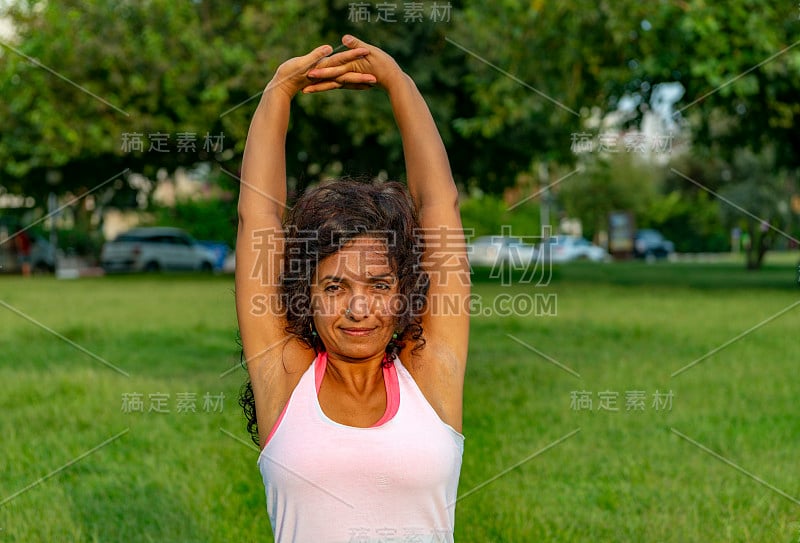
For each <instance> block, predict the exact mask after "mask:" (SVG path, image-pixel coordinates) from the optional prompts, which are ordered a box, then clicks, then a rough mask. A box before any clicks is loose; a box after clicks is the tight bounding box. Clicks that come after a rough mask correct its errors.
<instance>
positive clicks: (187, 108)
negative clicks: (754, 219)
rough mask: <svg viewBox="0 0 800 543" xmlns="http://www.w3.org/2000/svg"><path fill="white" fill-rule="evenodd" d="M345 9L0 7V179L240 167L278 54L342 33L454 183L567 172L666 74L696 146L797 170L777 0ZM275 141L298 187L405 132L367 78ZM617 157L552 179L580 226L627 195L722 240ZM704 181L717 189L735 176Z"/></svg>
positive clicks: (489, 189)
mask: <svg viewBox="0 0 800 543" xmlns="http://www.w3.org/2000/svg"><path fill="white" fill-rule="evenodd" d="M352 4H353V3H352V2H348V1H346V0H326V1H323V2H319V1H312V0H287V1H283V2H269V1H266V0H237V1H233V2H229V1H224V0H197V1H194V2H178V3H175V2H171V1H169V0H148V1H147V2H127V1H122V2H120V1H112V0H92V1H90V2H85V1H78V0H63V1H59V2H36V1H27V2H12V3H6V4H4V5H3V7H2V8H0V15H6V16H7V17H8V18H9V19H10V20H11V21H12V23H13V26H14V32H15V36H14V37H13V38H12V39H10V40H9V41H8V42H7V43H6V45H4V46H2V47H0V95H2V96H3V97H4V100H2V101H0V118H2V119H3V123H4V124H3V131H2V132H1V133H0V185H2V186H3V187H4V188H6V189H7V190H8V191H9V192H12V193H24V194H26V195H30V196H33V197H35V198H36V199H37V204H38V205H43V202H44V198H45V196H46V194H47V193H48V192H50V191H55V192H57V193H59V194H61V195H63V194H66V193H67V192H70V191H71V192H72V193H73V194H77V193H80V192H81V191H80V190H78V189H86V190H88V189H89V188H92V187H95V186H97V185H98V184H100V183H102V182H103V181H105V180H106V179H108V178H109V177H111V176H112V175H115V174H118V173H119V172H121V171H123V170H124V169H125V168H129V169H130V170H131V171H134V172H142V173H144V174H145V175H147V176H149V177H151V178H153V177H154V176H155V173H156V172H157V171H158V170H159V169H161V168H163V169H165V170H166V171H168V172H170V171H174V170H175V169H176V168H177V167H179V166H184V167H188V166H191V165H192V164H195V163H197V162H209V161H211V162H214V161H216V162H219V163H220V164H221V165H222V166H223V167H225V168H226V170H228V171H230V172H233V173H236V172H238V171H239V165H240V162H241V153H242V150H243V148H244V142H245V138H246V134H247V129H248V125H249V119H250V116H251V115H252V112H253V110H254V108H255V105H256V103H257V100H258V98H259V94H260V92H261V91H262V89H263V88H264V86H265V84H266V83H267V81H268V80H269V78H270V77H271V75H272V74H273V73H274V70H275V69H276V68H277V66H278V65H279V63H280V62H282V61H283V60H285V59H286V58H288V57H290V56H295V55H299V54H302V53H304V52H306V51H308V50H309V49H310V48H312V47H313V46H315V45H317V44H319V43H324V42H328V43H332V44H334V45H336V44H337V43H338V40H339V39H340V37H341V35H342V34H344V33H347V32H349V33H354V34H356V35H358V36H359V37H362V38H363V39H365V40H367V41H371V42H373V43H375V44H377V45H379V46H381V47H383V48H385V49H386V50H387V51H389V52H391V53H392V54H393V55H394V56H395V57H396V58H397V60H398V62H399V63H400V65H401V66H402V67H403V68H404V69H405V70H406V71H407V72H408V73H409V74H410V75H412V76H413V78H414V80H415V81H416V82H417V84H418V86H419V87H420V89H421V90H422V92H423V94H424V95H425V96H426V99H427V100H428V103H429V104H430V107H431V109H432V112H433V115H434V118H435V119H436V120H437V123H438V125H439V128H440V131H441V132H442V135H443V138H444V140H445V143H446V145H447V147H448V149H449V153H450V158H451V163H452V167H453V174H454V177H455V179H456V181H457V182H458V183H459V185H460V186H461V187H462V188H464V189H471V188H472V187H477V188H479V189H480V190H481V191H482V192H484V193H487V194H495V195H497V194H503V193H504V192H505V191H506V190H508V189H513V188H518V187H516V185H517V183H518V180H519V179H520V176H521V175H526V174H527V175H530V174H531V172H532V170H533V169H534V168H535V167H537V166H538V165H539V164H547V165H549V167H550V169H552V170H556V169H559V168H571V167H573V165H574V164H575V163H576V162H578V161H579V160H578V159H577V158H576V156H575V155H574V154H573V153H572V151H571V149H570V143H571V136H572V134H575V133H577V132H581V131H585V130H587V129H589V127H592V126H596V123H595V121H597V120H598V119H601V118H603V117H605V116H606V115H607V114H609V113H611V112H614V111H615V110H616V108H617V106H618V105H619V103H620V101H621V100H622V99H623V98H625V97H627V98H631V99H634V100H638V101H639V103H640V106H639V107H638V108H637V109H636V110H635V111H633V112H632V113H631V114H630V116H629V117H628V118H626V119H624V121H622V125H623V126H621V127H620V128H623V129H624V128H636V127H638V126H639V124H640V123H641V121H642V116H643V115H644V113H645V112H647V111H648V110H650V109H652V108H651V107H650V106H651V104H650V103H649V102H650V99H651V97H652V92H653V89H654V88H655V87H656V85H658V84H659V83H667V82H678V83H680V84H681V85H682V86H683V88H684V89H685V90H686V93H685V95H684V96H683V98H682V99H681V101H679V102H678V103H677V104H676V105H675V107H674V109H675V110H679V111H678V113H677V114H676V115H675V117H674V121H676V124H675V128H676V129H678V130H680V131H681V134H682V136H683V137H684V138H685V139H686V140H687V141H691V142H692V149H693V152H694V153H695V154H697V155H698V156H701V157H705V159H706V160H709V162H710V163H716V162H719V163H723V164H732V163H733V161H734V158H735V156H736V154H737V153H738V150H739V149H752V150H753V152H754V153H759V152H760V150H761V149H762V148H768V147H772V148H774V151H775V167H776V168H778V169H780V170H781V171H786V172H787V175H796V169H797V167H798V166H799V165H800V158H798V157H800V140H798V138H797V137H796V126H798V125H800V119H798V115H800V104H799V103H798V101H797V99H796V94H797V89H798V88H800V48H797V47H793V45H792V44H794V43H795V41H796V35H795V34H796V28H797V25H796V19H797V13H796V6H795V5H794V4H792V3H791V2H784V3H778V4H764V3H763V2H760V1H758V0H736V1H734V2H725V3H713V2H707V1H701V0H690V1H687V2H657V3H653V2H638V1H634V0H620V1H617V2H601V3H597V2H590V1H589V0H570V1H569V2H563V1H555V0H534V1H531V2H511V1H508V2H485V1H482V0H481V1H478V0H462V1H458V2H450V4H451V7H452V10H451V16H450V19H449V20H448V21H439V22H433V21H431V20H430V10H431V5H430V4H429V3H423V11H424V16H423V20H422V21H406V20H405V19H404V16H403V10H402V9H400V10H398V13H396V19H397V22H394V23H389V22H385V21H383V22H379V21H376V20H375V18H376V17H377V9H375V7H376V6H374V5H372V6H371V8H370V9H371V11H372V20H371V21H370V22H366V21H363V22H356V21H354V20H351V18H350V15H351V10H352ZM397 6H398V7H404V6H405V4H403V5H402V6H401V4H400V3H398V4H397ZM27 57H30V58H33V59H36V62H40V63H41V65H38V64H35V63H32V62H30V61H28V60H27ZM42 66H46V67H47V69H46V68H43V67H42ZM49 70H54V71H55V72H57V74H58V75H56V74H54V73H53V72H52V71H49ZM62 77H63V78H66V79H68V80H69V81H67V80H65V79H63V78H62ZM77 86H80V87H82V88H83V89H84V90H85V91H88V92H89V93H91V94H92V95H94V97H93V96H92V95H90V94H87V92H84V90H81V89H79V88H78V87H77ZM590 119H591V122H590ZM593 123H595V124H593ZM154 133H162V134H167V135H168V136H169V144H168V146H167V147H168V149H167V150H168V152H164V153H160V152H155V151H152V150H149V149H148V148H149V145H150V134H154ZM180 133H194V134H196V135H197V137H198V141H197V142H196V149H195V150H194V151H191V152H179V151H178V149H177V141H176V140H177V138H178V134H180ZM126 134H128V135H129V134H141V135H142V136H143V139H144V145H145V149H144V150H143V151H132V150H130V149H127V150H126V149H124V145H123V140H124V138H125V135H126ZM206 134H210V135H224V142H223V149H221V150H220V149H217V150H216V151H215V150H210V149H208V148H204V145H203V138H204V136H205V135H206ZM286 147H287V160H288V165H287V166H288V173H289V177H290V184H291V187H292V189H293V190H302V189H303V188H304V187H305V186H307V185H308V184H311V183H316V182H318V181H320V180H322V179H324V178H325V177H327V176H331V175H334V176H336V175H342V174H343V175H374V176H377V175H383V174H385V175H387V176H388V177H389V178H393V179H401V178H402V177H403V171H404V167H403V155H402V147H401V143H400V141H399V137H398V133H397V130H396V128H395V125H394V120H393V118H392V113H391V108H390V105H389V103H388V100H387V99H386V96H385V95H384V94H383V93H382V92H380V91H370V92H363V93H352V92H333V93H326V94H323V95H320V96H302V97H298V99H297V100H296V102H295V103H294V106H293V112H292V121H291V131H290V133H289V136H288V138H287V143H286ZM619 168H621V171H620V172H619V174H618V173H617V171H616V170H617V169H619ZM626 168H627V170H626ZM613 169H614V170H615V171H614V172H613V173H612V172H611V170H607V169H606V170H604V167H603V166H601V165H599V164H595V165H593V166H590V167H589V168H588V169H587V172H586V175H587V176H591V177H592V178H593V179H583V180H579V179H571V180H569V181H568V182H567V184H571V185H580V186H583V187H585V188H587V189H588V190H586V191H583V194H582V195H581V194H576V193H575V192H576V191H577V190H578V189H575V191H574V192H573V194H568V193H569V191H570V189H569V188H568V186H565V187H564V192H562V193H561V194H560V195H559V196H560V197H561V198H562V203H563V206H564V209H565V210H567V212H568V213H570V214H578V216H579V217H580V218H581V219H583V222H584V224H585V225H586V228H587V233H589V234H590V235H591V234H592V233H593V232H596V231H597V230H598V229H599V228H600V227H601V225H602V224H603V223H604V218H603V217H604V214H605V213H606V212H607V210H608V209H610V208H614V207H618V206H623V207H631V208H633V209H635V210H637V218H638V220H639V223H640V224H642V225H653V226H660V227H662V228H664V229H666V230H670V231H672V232H673V234H672V235H671V237H673V238H674V239H675V240H676V242H677V243H678V246H679V248H685V249H703V250H711V249H713V248H723V247H724V246H725V245H726V243H727V241H722V240H723V239H727V233H726V232H724V231H722V228H721V226H720V224H719V223H716V224H715V223H714V220H712V219H711V213H710V210H711V209H712V207H713V204H712V203H711V202H710V201H707V200H706V201H704V200H701V199H699V198H694V196H693V191H692V190H691V189H690V190H688V191H687V190H684V189H683V188H681V189H680V194H681V196H682V198H681V200H684V199H685V198H686V196H687V195H689V196H690V197H689V199H688V202H691V203H693V204H695V203H696V204H697V205H699V206H700V207H698V208H697V209H691V208H690V206H689V203H681V202H677V201H675V197H674V196H673V195H672V194H673V192H674V190H673V189H674V186H669V185H670V184H672V185H674V183H672V181H670V177H672V176H667V180H666V185H665V186H664V187H663V192H659V193H657V194H652V193H650V192H647V191H650V183H649V180H650V177H649V176H650V174H648V173H646V172H645V178H643V180H642V186H641V187H640V188H636V187H634V186H633V185H634V183H633V181H632V180H631V179H630V178H629V177H630V176H631V175H634V174H636V173H637V172H634V171H632V170H630V168H629V167H628V166H625V165H621V164H617V165H613ZM618 175H621V176H622V177H623V179H617V176H618ZM717 177H718V178H719V179H718V181H719V183H717V184H716V185H715V186H714V187H712V188H714V190H720V189H721V188H722V187H723V186H724V185H726V184H727V183H728V182H729V181H731V179H722V178H721V177H719V176H717ZM684 184H685V183H684ZM645 185H646V186H645ZM656 186H657V190H658V191H661V190H662V189H661V188H659V187H658V183H656ZM626 187H627V188H626ZM642 190H645V191H646V193H642ZM554 192H556V191H554ZM587 195H592V196H593V197H594V198H595V199H596V202H597V206H592V204H591V201H590V199H589V198H588V197H587ZM502 221H503V223H505V222H507V221H506V220H505V219H502ZM531 222H534V223H535V221H531ZM790 226H791V225H790ZM481 228H484V227H483V226H482V227H481ZM485 229H487V230H488V226H487V227H486V228H485Z"/></svg>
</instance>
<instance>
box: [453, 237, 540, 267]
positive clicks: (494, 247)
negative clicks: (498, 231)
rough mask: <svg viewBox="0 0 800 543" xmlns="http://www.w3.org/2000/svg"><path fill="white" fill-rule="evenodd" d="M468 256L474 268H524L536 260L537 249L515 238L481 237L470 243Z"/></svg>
mask: <svg viewBox="0 0 800 543" xmlns="http://www.w3.org/2000/svg"><path fill="white" fill-rule="evenodd" d="M467 256H468V257H469V262H470V264H472V265H473V266H492V267H493V266H497V265H504V264H506V265H511V266H513V267H523V266H525V265H527V264H529V263H530V262H532V261H534V260H535V259H536V247H534V246H533V245H531V244H528V243H524V242H523V241H522V240H521V239H520V238H518V237H514V236H481V237H478V238H475V240H474V241H473V242H472V243H470V245H469V247H468V251H467Z"/></svg>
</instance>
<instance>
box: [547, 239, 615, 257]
mask: <svg viewBox="0 0 800 543" xmlns="http://www.w3.org/2000/svg"><path fill="white" fill-rule="evenodd" d="M539 252H540V257H541V258H542V260H545V261H546V260H549V261H551V262H571V261H573V260H591V261H592V262H604V261H606V260H609V259H610V258H611V257H610V255H609V254H608V251H606V250H605V249H603V248H602V247H600V246H598V245H595V244H593V243H591V242H590V241H589V240H587V239H584V238H582V237H579V236H553V237H551V238H548V239H547V240H545V241H543V242H542V243H541V244H540V245H539Z"/></svg>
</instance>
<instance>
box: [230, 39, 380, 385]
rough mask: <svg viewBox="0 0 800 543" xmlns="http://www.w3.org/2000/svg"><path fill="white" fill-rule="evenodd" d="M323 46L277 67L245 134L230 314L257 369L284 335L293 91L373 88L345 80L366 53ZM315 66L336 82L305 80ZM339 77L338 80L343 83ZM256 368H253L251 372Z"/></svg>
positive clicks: (357, 77) (359, 78)
mask: <svg viewBox="0 0 800 543" xmlns="http://www.w3.org/2000/svg"><path fill="white" fill-rule="evenodd" d="M331 52H332V48H331V47H330V46H329V45H323V46H320V47H317V48H316V49H314V50H313V51H311V52H310V53H308V54H307V55H305V56H302V57H296V58H292V59H290V60H287V61H286V62H284V63H283V64H281V66H280V67H279V68H278V70H277V72H276V73H275V76H274V77H273V79H272V81H270V83H269V84H268V85H267V87H266V89H265V90H264V93H263V95H262V96H261V101H260V103H259V105H258V108H257V109H256V112H255V114H254V115H253V119H252V121H251V124H250V130H249V132H248V135H247V143H246V145H245V150H244V160H243V163H242V179H241V187H240V193H239V207H238V211H239V232H238V236H237V240H236V313H237V317H238V321H239V330H240V334H241V338H242V346H243V349H244V355H245V358H246V359H247V360H248V367H250V362H256V363H258V361H260V360H262V359H263V358H265V355H267V354H268V353H269V352H271V351H273V350H274V349H275V348H276V347H280V346H281V345H282V344H283V342H285V340H286V339H288V335H287V333H286V331H285V327H286V318H285V311H282V310H281V307H280V305H279V304H278V299H279V295H280V273H281V269H282V264H283V245H284V239H283V231H282V217H283V214H284V210H285V206H286V155H285V153H286V131H287V129H288V126H289V110H290V105H291V100H292V98H293V97H294V95H295V94H297V93H298V92H300V91H302V92H318V91H324V90H330V89H335V88H339V87H342V86H346V85H347V84H348V83H351V84H352V85H353V86H359V85H362V86H363V85H365V84H368V83H373V82H374V80H375V79H374V77H373V76H368V75H362V74H347V71H348V70H349V68H348V66H347V63H348V62H349V61H351V60H352V59H354V58H358V57H359V56H362V55H365V54H368V52H367V51H365V50H363V49H356V50H347V51H343V52H341V53H337V54H336V55H333V56H330V57H329V56H327V55H330V53H331ZM315 66H324V67H328V68H329V70H330V72H331V74H332V76H333V77H334V78H335V77H338V78H339V79H340V80H339V81H336V80H333V79H331V80H327V79H326V80H317V81H312V80H311V79H309V78H308V76H307V74H308V71H309V70H310V69H311V68H313V67H315ZM343 78H344V79H343ZM255 365H257V364H253V367H251V375H252V369H253V368H254V367H255Z"/></svg>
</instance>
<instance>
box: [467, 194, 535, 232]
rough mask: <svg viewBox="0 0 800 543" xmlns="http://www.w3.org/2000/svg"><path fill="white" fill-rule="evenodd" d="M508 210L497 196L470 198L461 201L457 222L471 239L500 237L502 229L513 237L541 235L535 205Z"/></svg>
mask: <svg viewBox="0 0 800 543" xmlns="http://www.w3.org/2000/svg"><path fill="white" fill-rule="evenodd" d="M512 205H513V204H512ZM510 207H511V206H509V204H507V203H506V202H505V201H504V200H503V199H502V198H499V197H498V196H493V195H491V194H482V195H474V196H472V197H471V198H467V199H465V200H463V201H462V202H461V222H462V224H463V225H464V229H465V230H466V231H468V232H470V233H471V234H474V235H475V236H489V235H500V234H501V233H502V232H503V231H504V229H505V230H507V231H508V234H509V235H515V236H539V235H541V230H542V228H541V224H540V222H539V220H540V219H539V206H538V203H537V202H531V203H526V204H523V205H521V206H519V207H514V208H513V209H509V208H510Z"/></svg>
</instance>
